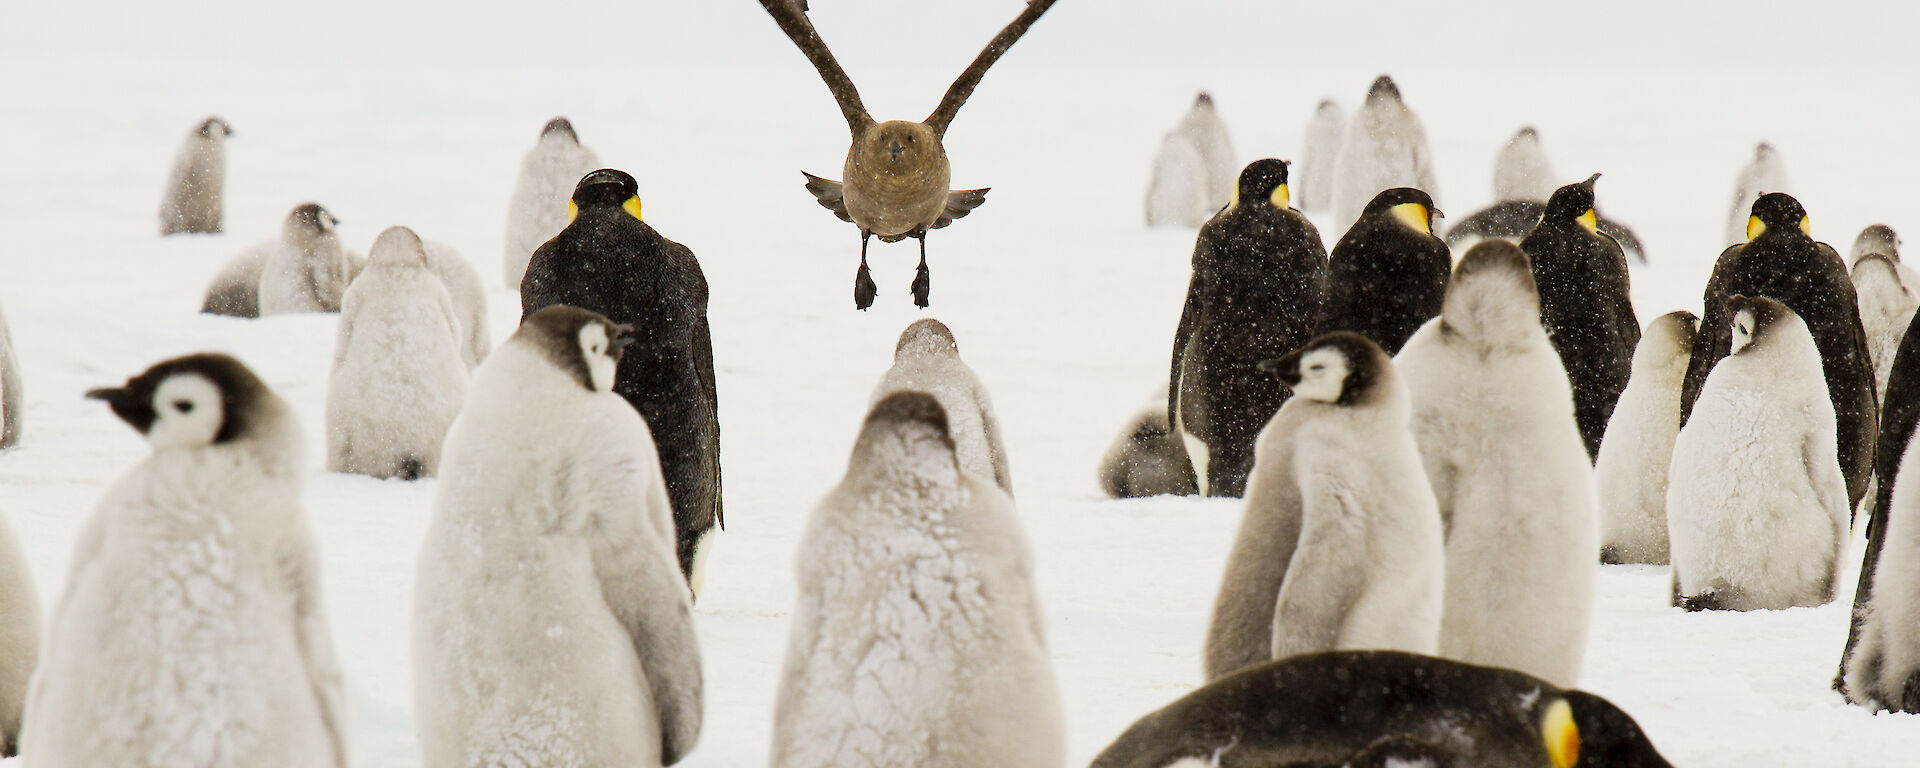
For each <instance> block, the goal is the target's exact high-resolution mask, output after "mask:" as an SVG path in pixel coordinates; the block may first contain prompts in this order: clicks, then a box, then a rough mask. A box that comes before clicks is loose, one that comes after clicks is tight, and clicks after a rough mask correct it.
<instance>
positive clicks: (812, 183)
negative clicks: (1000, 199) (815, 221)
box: [800, 171, 953, 309]
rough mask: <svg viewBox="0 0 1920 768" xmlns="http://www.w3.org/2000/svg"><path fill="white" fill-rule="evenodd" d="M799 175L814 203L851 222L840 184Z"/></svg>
mask: <svg viewBox="0 0 1920 768" xmlns="http://www.w3.org/2000/svg"><path fill="white" fill-rule="evenodd" d="M800 175H802V176H805V177H807V191H808V192H811V193H813V201H814V202H816V203H819V204H820V207H822V208H825V209H827V210H829V211H833V215H835V216H838V217H840V220H841V221H853V216H852V215H850V214H848V213H847V199H846V197H844V196H843V195H842V194H841V192H840V182H837V181H834V180H832V179H823V178H820V177H818V176H815V175H813V174H811V173H807V172H806V171H801V172H800ZM947 205H949V206H951V205H953V203H951V202H949V203H947ZM863 309H864V307H863Z"/></svg>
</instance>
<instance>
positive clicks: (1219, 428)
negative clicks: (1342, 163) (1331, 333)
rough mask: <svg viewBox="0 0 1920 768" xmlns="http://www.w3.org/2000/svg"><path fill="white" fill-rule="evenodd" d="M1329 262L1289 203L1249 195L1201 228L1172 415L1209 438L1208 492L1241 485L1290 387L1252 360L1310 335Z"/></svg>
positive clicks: (1177, 343)
mask: <svg viewBox="0 0 1920 768" xmlns="http://www.w3.org/2000/svg"><path fill="white" fill-rule="evenodd" d="M1326 270H1327V250H1326V246H1325V245H1324V244H1322V243H1321V241H1320V232H1319V230H1317V229H1315V228H1314V226H1313V224H1312V223H1311V222H1309V221H1307V217H1305V216H1303V215H1301V214H1300V212H1299V211H1295V210H1293V209H1291V208H1286V209H1282V208H1278V207H1275V206H1273V205H1269V204H1266V202H1265V201H1264V200H1245V201H1242V202H1241V203H1239V204H1237V205H1234V206H1231V207H1229V208H1228V209H1227V210H1224V211H1222V212H1220V213H1219V214H1216V215H1215V216H1214V217H1213V218H1212V219H1210V220H1208V221H1207V223H1206V224H1204V225H1202V226H1201V227H1200V236H1199V238H1198V240H1196V241H1195V243H1194V247H1193V277H1192V279H1191V281H1190V282H1189V283H1188V285H1187V303H1186V307H1185V308H1184V309H1183V310H1182V311H1181V313H1180V325H1179V327H1178V329H1176V331H1175V332H1174V348H1173V367H1172V372H1171V375H1172V377H1173V380H1172V389H1171V395H1170V396H1171V398H1172V401H1171V402H1170V403H1169V415H1168V418H1169V423H1173V421H1172V413H1173V412H1174V411H1176V410H1177V411H1178V412H1179V414H1180V418H1181V420H1180V422H1179V423H1180V426H1181V428H1182V429H1184V430H1185V431H1187V432H1190V433H1192V434H1194V435H1195V436H1197V437H1200V438H1201V439H1203V440H1205V441H1206V442H1207V443H1208V445H1209V446H1210V455H1209V456H1208V462H1207V463H1208V466H1207V467H1206V468H1205V471H1206V472H1207V474H1208V482H1209V485H1208V488H1207V492H1208V494H1210V495H1213V496H1239V495H1241V494H1242V493H1244V492H1245V489H1246V484H1247V475H1248V474H1249V473H1250V472H1252V470H1253V442H1254V438H1255V437H1257V436H1258V435H1259V433H1260V429H1261V428H1262V427H1264V426H1266V424H1267V420H1268V419H1270V418H1272V417H1273V414H1274V412H1275V411H1278V410H1280V404H1281V403H1282V402H1285V401H1286V399H1287V397H1288V396H1289V395H1291V394H1292V393H1291V392H1290V391H1289V390H1288V389H1287V387H1286V385H1284V384H1282V383H1280V381H1279V380H1278V379H1275V378H1274V377H1273V376H1271V375H1268V374H1266V373H1264V372H1262V371H1260V370H1259V369H1258V368H1257V367H1256V366H1257V365H1258V364H1259V362H1260V361H1261V360H1268V359H1272V358H1275V357H1279V356H1281V355H1284V354H1286V353H1288V352H1291V351H1293V350H1294V349H1296V348H1298V347H1299V346H1300V345H1302V344H1305V343H1306V342H1307V340H1308V339H1310V338H1312V336H1313V322H1314V316H1315V313H1316V312H1317V311H1318V308H1319V306H1320V302H1321V298H1322V295H1323V292H1324V290H1325V285H1326Z"/></svg>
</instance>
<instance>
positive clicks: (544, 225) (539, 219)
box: [500, 117, 600, 290]
mask: <svg viewBox="0 0 1920 768" xmlns="http://www.w3.org/2000/svg"><path fill="white" fill-rule="evenodd" d="M599 167H600V156H599V155H597V154H594V151H593V150H591V149H588V148H587V147H586V145H584V144H581V143H580V135H579V134H578V133H575V132H574V130H573V123H572V122H571V121H569V120H567V119H566V118H564V117H556V118H554V119H552V120H548V121H547V125H546V127H544V128H541V129H540V140H539V141H538V142H536V143H534V145H533V148H532V149H529V150H527V154H526V156H525V157H522V158H521V159H520V178H519V180H518V181H515V182H514V184H513V200H512V202H510V203H509V204H508V206H507V247H506V253H505V254H504V255H503V256H502V257H501V259H500V276H501V279H502V280H503V281H504V282H505V283H506V286H507V287H508V288H512V289H514V290H519V289H520V278H521V277H523V276H525V275H526V273H527V259H529V258H532V257H533V252H534V250H535V249H538V248H539V247H540V244H541V243H545V242H546V241H548V240H551V239H553V236H554V235H557V234H560V230H562V229H565V228H566V226H567V198H568V197H569V196H570V195H571V194H572V193H573V185H574V183H575V182H577V181H579V180H580V177H582V176H585V175H587V174H588V173H590V172H592V171H593V169H595V168H599Z"/></svg>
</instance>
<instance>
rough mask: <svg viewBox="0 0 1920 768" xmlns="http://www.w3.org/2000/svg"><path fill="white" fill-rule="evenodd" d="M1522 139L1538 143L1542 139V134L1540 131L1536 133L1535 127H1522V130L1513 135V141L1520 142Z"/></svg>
mask: <svg viewBox="0 0 1920 768" xmlns="http://www.w3.org/2000/svg"><path fill="white" fill-rule="evenodd" d="M1521 139H1533V140H1535V141H1538V140H1539V139H1540V133H1539V132H1538V131H1535V130H1534V129H1533V126H1531V125H1526V126H1521V127H1520V130H1519V131H1518V132H1517V133H1515V134H1513V139H1512V140H1513V141H1519V140H1521Z"/></svg>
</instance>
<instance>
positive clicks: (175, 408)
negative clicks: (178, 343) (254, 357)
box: [87, 352, 268, 451]
mask: <svg viewBox="0 0 1920 768" xmlns="http://www.w3.org/2000/svg"><path fill="white" fill-rule="evenodd" d="M267 395H268V391H267V385H266V384H265V383H263V382H261V381H260V377H258V376H255V375H254V374H253V371H250V370H248V369H247V366H245V365H243V364H242V363H241V362H240V361H239V360H235V359H233V358H232V357H230V356H227V355H223V354H219V353H216V352H203V353H200V354H197V355H188V356H186V357H176V358H173V359H171V360H163V361H161V362H159V363H155V364H154V365H153V367H151V368H148V369H147V370H146V371H144V372H142V373H141V374H140V375H138V376H135V377H133V378H131V379H128V380H127V383H126V384H125V385H124V386H120V387H112V388H102V389H94V390H89V391H88V392H87V397H89V398H92V399H94V400H104V401H106V403H107V405H108V406H110V407H112V408H113V413H114V415H116V416H119V417H120V419H121V420H122V421H125V422H127V423H128V424H130V425H132V426H133V428H134V429H136V430H138V431H139V432H140V434H142V435H145V436H146V438H147V442H149V443H152V444H153V448H154V450H156V451H158V450H165V449H169V448H198V447H201V446H204V445H209V444H220V443H227V442H231V441H233V440H236V439H239V438H241V437H244V436H245V435H246V434H247V433H248V430H249V429H250V428H251V426H252V425H253V423H254V421H255V420H256V413H255V411H256V409H258V408H259V407H260V402H261V401H262V400H264V399H265V398H266V396H267Z"/></svg>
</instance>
